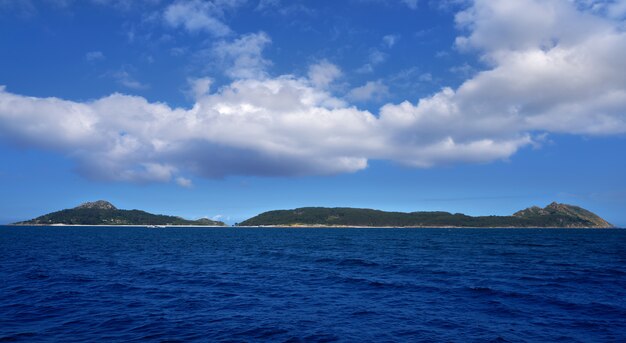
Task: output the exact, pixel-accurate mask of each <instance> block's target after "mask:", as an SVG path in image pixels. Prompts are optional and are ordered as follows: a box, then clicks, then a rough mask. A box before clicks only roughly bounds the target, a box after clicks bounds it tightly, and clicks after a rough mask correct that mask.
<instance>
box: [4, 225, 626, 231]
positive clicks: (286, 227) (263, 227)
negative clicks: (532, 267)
mask: <svg viewBox="0 0 626 343" xmlns="http://www.w3.org/2000/svg"><path fill="white" fill-rule="evenodd" d="M0 226H6V227H96V228H97V227H107V228H116V227H126V228H148V229H165V228H198V229H202V228H206V229H219V228H230V229H240V228H241V229H533V230H536V229H550V230H559V229H561V230H562V229H576V230H606V229H624V228H619V227H563V226H550V227H524V226H357V225H355V226H348V225H254V226H229V225H224V226H219V225H216V226H212V225H156V226H157V227H154V226H155V225H154V224H147V225H126V224H124V225H106V224H91V225H88V224H1V225H0Z"/></svg>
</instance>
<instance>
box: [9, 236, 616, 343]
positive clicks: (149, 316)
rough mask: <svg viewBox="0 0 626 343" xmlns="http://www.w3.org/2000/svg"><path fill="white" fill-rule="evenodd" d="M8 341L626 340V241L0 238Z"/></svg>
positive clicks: (579, 238)
mask: <svg viewBox="0 0 626 343" xmlns="http://www.w3.org/2000/svg"><path fill="white" fill-rule="evenodd" d="M0 252H1V255H0V341H2V342H11V341H17V342H84V341H102V342H117V341H124V342H133V341H137V342H144V341H145V342H191V341H199V342H205V341H233V342H240V341H272V342H274V341H275V342H285V341H288V342H300V341H302V342H309V341H310V342H334V341H339V342H386V341H388V342H396V341H400V342H416V341H425V342H432V341H450V342H625V341H626V230H618V229H615V230H563V229H552V230H550V229H528V230H522V229H242V228H220V229H194V228H167V229H143V228H93V227H92V228H87V227H84V228H81V227H63V228H60V227H37V228H35V227H0Z"/></svg>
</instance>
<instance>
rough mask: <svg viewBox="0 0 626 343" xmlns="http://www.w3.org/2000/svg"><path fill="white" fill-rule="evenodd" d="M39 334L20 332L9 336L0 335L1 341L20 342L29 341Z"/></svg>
mask: <svg viewBox="0 0 626 343" xmlns="http://www.w3.org/2000/svg"><path fill="white" fill-rule="evenodd" d="M35 336H37V334H35V333H33V332H20V333H16V334H13V335H9V336H3V337H0V342H18V341H28V340H29V339H30V338H33V337H35Z"/></svg>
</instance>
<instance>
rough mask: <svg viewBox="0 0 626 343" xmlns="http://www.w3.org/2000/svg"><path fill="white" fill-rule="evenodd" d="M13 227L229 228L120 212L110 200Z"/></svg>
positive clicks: (214, 223)
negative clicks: (124, 226) (127, 226)
mask: <svg viewBox="0 0 626 343" xmlns="http://www.w3.org/2000/svg"><path fill="white" fill-rule="evenodd" d="M13 225H104V226H114V225H129V226H153V227H160V226H225V225H226V224H224V223H223V222H221V221H215V220H210V219H207V218H202V219H198V220H187V219H184V218H181V217H176V216H168V215H162V214H152V213H148V212H145V211H140V210H120V209H118V208H116V207H115V206H113V204H111V203H110V202H108V201H104V200H98V201H94V202H86V203H84V204H81V205H79V206H77V207H74V208H71V209H65V210H61V211H57V212H52V213H48V214H45V215H43V216H40V217H37V218H35V219H31V220H27V221H23V222H18V223H14V224H13Z"/></svg>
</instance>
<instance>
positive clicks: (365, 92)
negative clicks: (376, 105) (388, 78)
mask: <svg viewBox="0 0 626 343" xmlns="http://www.w3.org/2000/svg"><path fill="white" fill-rule="evenodd" d="M388 95H389V87H387V86H386V85H385V84H384V83H383V82H382V81H381V80H378V81H368V82H366V83H365V84H364V85H363V86H360V87H356V88H353V89H352V90H350V92H348V94H347V96H346V97H347V98H348V99H350V100H352V101H357V102H366V101H380V100H382V99H383V98H385V97H387V96H388Z"/></svg>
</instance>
